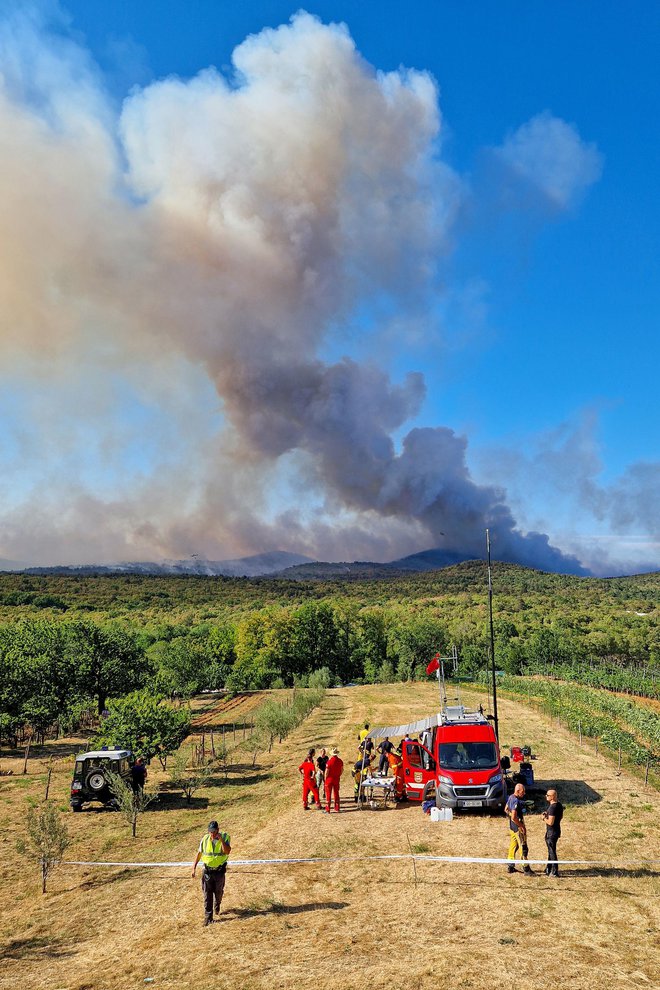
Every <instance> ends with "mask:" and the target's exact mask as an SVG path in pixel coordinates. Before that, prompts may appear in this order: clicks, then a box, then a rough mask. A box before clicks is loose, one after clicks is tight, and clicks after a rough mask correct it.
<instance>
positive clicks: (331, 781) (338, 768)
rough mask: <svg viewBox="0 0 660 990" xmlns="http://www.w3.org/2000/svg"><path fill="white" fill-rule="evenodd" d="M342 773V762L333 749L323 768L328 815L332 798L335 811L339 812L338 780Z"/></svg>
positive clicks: (337, 751)
mask: <svg viewBox="0 0 660 990" xmlns="http://www.w3.org/2000/svg"><path fill="white" fill-rule="evenodd" d="M343 772H344V761H343V760H342V759H341V758H340V756H339V750H338V749H337V748H336V747H335V749H333V751H332V756H331V757H330V759H329V760H328V762H327V763H326V766H325V797H326V801H327V804H328V806H327V808H326V809H325V810H326V811H327V812H328V814H330V805H331V804H332V802H333V798H334V805H335V811H339V778H340V777H341V775H342V773H343Z"/></svg>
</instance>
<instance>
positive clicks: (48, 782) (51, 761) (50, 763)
mask: <svg viewBox="0 0 660 990" xmlns="http://www.w3.org/2000/svg"><path fill="white" fill-rule="evenodd" d="M52 776H53V757H52V756H51V758H50V760H49V761H48V777H47V778H46V793H45V794H44V801H47V800H48V791H49V790H50V778H51V777H52Z"/></svg>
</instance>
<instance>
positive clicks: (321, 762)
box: [316, 749, 328, 794]
mask: <svg viewBox="0 0 660 990" xmlns="http://www.w3.org/2000/svg"><path fill="white" fill-rule="evenodd" d="M327 765H328V754H327V753H326V751H325V750H324V749H322V750H321V752H320V753H319V755H318V756H317V757H316V766H317V770H316V786H317V787H318V789H319V794H320V793H321V785H322V784H323V781H324V780H325V768H326V767H327Z"/></svg>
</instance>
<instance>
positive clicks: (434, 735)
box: [370, 705, 507, 811]
mask: <svg viewBox="0 0 660 990" xmlns="http://www.w3.org/2000/svg"><path fill="white" fill-rule="evenodd" d="M370 735H372V736H376V735H378V736H381V737H382V736H389V737H390V738H391V737H393V736H394V737H395V736H404V739H403V742H402V744H401V755H402V759H403V766H402V775H401V777H402V780H403V787H404V790H405V796H406V797H407V798H408V799H409V800H412V801H421V800H428V799H430V798H431V797H433V796H435V803H436V806H437V807H438V808H452V809H453V810H454V811H456V810H467V809H469V808H478V809H489V810H493V811H496V810H502V808H503V807H504V805H505V803H506V798H507V792H506V784H505V780H504V773H503V770H502V764H501V762H500V751H499V747H498V744H497V738H496V736H495V731H494V729H493V726H492V725H491V723H490V722H489V720H488V719H487V718H486V717H485V716H484V715H483V714H482V713H481V712H471V711H467V710H466V709H465V708H464V706H463V705H456V706H453V707H447V708H444V709H443V710H442V711H441V712H439V713H438V714H437V715H432V716H431V717H430V718H428V719H422V720H421V721H419V722H411V723H410V724H409V725H399V726H389V727H387V728H382V729H373V730H372V732H371V733H370Z"/></svg>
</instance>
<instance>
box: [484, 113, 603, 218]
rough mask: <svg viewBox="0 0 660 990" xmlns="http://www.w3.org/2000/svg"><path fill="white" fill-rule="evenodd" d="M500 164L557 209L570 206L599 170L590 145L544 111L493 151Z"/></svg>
mask: <svg viewBox="0 0 660 990" xmlns="http://www.w3.org/2000/svg"><path fill="white" fill-rule="evenodd" d="M493 150H494V153H495V155H496V156H497V157H498V158H499V160H500V162H501V163H502V164H503V165H505V166H506V167H507V168H509V169H511V171H512V172H513V173H515V175H517V176H518V177H519V178H522V179H524V180H526V181H527V182H528V183H529V184H530V185H531V186H532V187H534V188H536V189H538V190H539V192H540V193H542V194H543V195H544V196H545V197H547V199H548V201H549V202H550V203H551V204H552V205H553V206H555V207H556V208H558V209H566V208H567V207H568V206H571V205H573V204H574V203H575V202H576V200H577V199H578V198H579V196H580V195H581V194H582V193H583V192H584V190H585V189H587V188H588V187H589V186H590V185H592V184H593V183H594V182H596V181H597V180H598V179H599V178H600V176H601V172H602V169H603V158H602V155H601V154H600V152H599V151H598V149H597V148H596V146H595V145H594V144H589V143H587V142H585V141H583V140H582V138H581V137H580V135H579V133H578V131H577V128H576V127H575V126H574V125H572V124H568V123H566V121H565V120H562V119H561V118H560V117H554V116H553V115H552V114H551V113H548V112H547V111H546V112H545V113H540V114H537V116H535V117H532V119H531V120H528V121H527V122H526V123H525V124H523V125H522V126H521V127H519V128H518V130H516V131H514V132H513V133H512V134H510V135H509V136H508V137H507V139H506V140H505V141H504V143H503V144H502V145H501V146H500V147H499V148H496V149H493Z"/></svg>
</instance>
